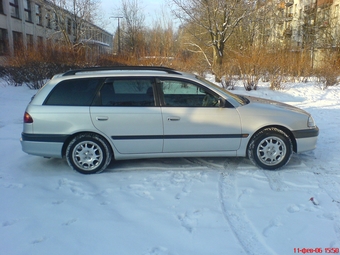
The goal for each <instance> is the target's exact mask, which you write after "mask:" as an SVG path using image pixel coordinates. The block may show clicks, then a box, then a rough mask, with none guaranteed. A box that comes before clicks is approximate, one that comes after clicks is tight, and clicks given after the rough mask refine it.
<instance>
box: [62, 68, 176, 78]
mask: <svg viewBox="0 0 340 255" xmlns="http://www.w3.org/2000/svg"><path fill="white" fill-rule="evenodd" d="M125 70H135V71H140V70H142V71H163V72H167V73H169V74H181V73H180V72H178V71H176V70H175V69H172V68H169V67H163V66H112V67H89V68H83V69H76V70H70V71H67V72H65V73H64V74H63V75H62V76H69V75H75V74H76V73H81V72H95V71H125Z"/></svg>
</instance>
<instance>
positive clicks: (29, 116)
mask: <svg viewBox="0 0 340 255" xmlns="http://www.w3.org/2000/svg"><path fill="white" fill-rule="evenodd" d="M24 123H33V119H32V117H31V115H29V114H28V113H27V112H25V115H24Z"/></svg>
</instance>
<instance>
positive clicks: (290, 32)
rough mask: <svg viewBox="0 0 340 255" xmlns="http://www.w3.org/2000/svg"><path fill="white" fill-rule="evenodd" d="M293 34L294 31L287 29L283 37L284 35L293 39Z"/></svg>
mask: <svg viewBox="0 0 340 255" xmlns="http://www.w3.org/2000/svg"><path fill="white" fill-rule="evenodd" d="M292 34H293V31H292V29H291V28H286V29H285V30H284V31H283V35H284V36H285V37H291V36H292Z"/></svg>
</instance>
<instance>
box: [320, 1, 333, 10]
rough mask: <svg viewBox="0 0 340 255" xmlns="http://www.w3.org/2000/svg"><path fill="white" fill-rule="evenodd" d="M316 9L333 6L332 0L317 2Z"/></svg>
mask: <svg viewBox="0 0 340 255" xmlns="http://www.w3.org/2000/svg"><path fill="white" fill-rule="evenodd" d="M317 3H318V8H327V7H329V6H331V5H332V4H333V0H318V1H317Z"/></svg>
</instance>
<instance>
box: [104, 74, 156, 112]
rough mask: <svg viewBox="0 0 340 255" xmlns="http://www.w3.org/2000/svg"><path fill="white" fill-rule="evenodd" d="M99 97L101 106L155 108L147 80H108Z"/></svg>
mask: <svg viewBox="0 0 340 255" xmlns="http://www.w3.org/2000/svg"><path fill="white" fill-rule="evenodd" d="M100 97H101V105H103V106H155V98H154V92H153V87H152V82H151V80H149V79H108V80H107V81H106V82H105V84H104V86H103V87H102V89H101V91H100Z"/></svg>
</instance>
